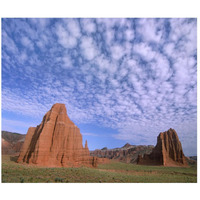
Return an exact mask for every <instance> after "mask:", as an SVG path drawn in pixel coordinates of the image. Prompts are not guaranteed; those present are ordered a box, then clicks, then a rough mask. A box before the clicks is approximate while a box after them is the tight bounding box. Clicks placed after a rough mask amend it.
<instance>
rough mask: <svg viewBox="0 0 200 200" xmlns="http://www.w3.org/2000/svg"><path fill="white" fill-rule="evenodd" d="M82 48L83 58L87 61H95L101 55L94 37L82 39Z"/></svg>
mask: <svg viewBox="0 0 200 200" xmlns="http://www.w3.org/2000/svg"><path fill="white" fill-rule="evenodd" d="M80 47H81V50H82V54H83V56H84V57H85V59H87V60H93V59H94V58H95V57H96V56H97V55H98V54H99V52H98V49H97V47H96V45H95V42H94V40H93V39H92V37H86V36H85V37H82V39H81V44H80Z"/></svg>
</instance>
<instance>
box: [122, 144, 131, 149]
mask: <svg viewBox="0 0 200 200" xmlns="http://www.w3.org/2000/svg"><path fill="white" fill-rule="evenodd" d="M130 146H131V145H130V144H129V143H126V144H125V145H124V146H123V147H122V148H128V147H130Z"/></svg>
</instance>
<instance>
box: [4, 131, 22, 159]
mask: <svg viewBox="0 0 200 200" xmlns="http://www.w3.org/2000/svg"><path fill="white" fill-rule="evenodd" d="M24 140H25V135H23V134H19V133H12V132H8V131H2V139H1V149H2V155H17V154H19V152H20V149H21V147H22V145H23V143H24Z"/></svg>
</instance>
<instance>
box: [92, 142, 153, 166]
mask: <svg viewBox="0 0 200 200" xmlns="http://www.w3.org/2000/svg"><path fill="white" fill-rule="evenodd" d="M153 147H154V146H152V145H148V146H145V145H130V144H128V143H127V144H125V145H124V146H123V147H121V148H114V149H108V148H106V147H104V148H103V149H96V150H94V151H90V155H91V156H97V157H98V158H108V159H112V160H115V161H120V162H125V163H136V162H137V158H138V155H144V154H145V153H151V152H152V149H153Z"/></svg>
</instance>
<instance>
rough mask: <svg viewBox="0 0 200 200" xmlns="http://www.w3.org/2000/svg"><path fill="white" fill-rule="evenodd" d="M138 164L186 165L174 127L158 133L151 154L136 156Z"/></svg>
mask: <svg viewBox="0 0 200 200" xmlns="http://www.w3.org/2000/svg"><path fill="white" fill-rule="evenodd" d="M137 163H138V164H144V165H164V166H187V161H186V157H185V156H184V153H183V150H182V145H181V142H180V141H179V138H178V135H177V133H176V131H175V130H174V129H171V128H170V129H169V130H168V131H166V132H163V133H160V134H159V136H158V137H157V144H156V146H155V148H154V149H153V151H152V153H151V154H145V155H144V156H141V155H139V156H138V161H137Z"/></svg>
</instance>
